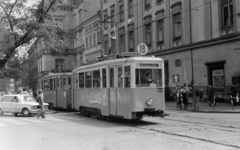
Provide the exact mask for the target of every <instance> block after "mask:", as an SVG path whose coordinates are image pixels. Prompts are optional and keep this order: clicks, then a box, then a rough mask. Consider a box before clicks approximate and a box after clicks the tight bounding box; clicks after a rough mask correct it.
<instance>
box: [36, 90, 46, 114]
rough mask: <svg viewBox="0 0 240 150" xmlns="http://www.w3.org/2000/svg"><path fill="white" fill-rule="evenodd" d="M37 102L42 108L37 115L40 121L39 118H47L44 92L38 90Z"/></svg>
mask: <svg viewBox="0 0 240 150" xmlns="http://www.w3.org/2000/svg"><path fill="white" fill-rule="evenodd" d="M37 102H38V103H39V106H40V109H41V110H40V112H38V114H37V118H38V119H39V117H42V118H45V110H44V106H43V103H44V100H43V91H42V89H39V90H38V96H37Z"/></svg>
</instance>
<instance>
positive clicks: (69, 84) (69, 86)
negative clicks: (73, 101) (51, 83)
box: [68, 77, 72, 90]
mask: <svg viewBox="0 0 240 150" xmlns="http://www.w3.org/2000/svg"><path fill="white" fill-rule="evenodd" d="M71 88H72V78H71V77H68V90H71Z"/></svg>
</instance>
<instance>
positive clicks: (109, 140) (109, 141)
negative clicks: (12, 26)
mask: <svg viewBox="0 0 240 150" xmlns="http://www.w3.org/2000/svg"><path fill="white" fill-rule="evenodd" d="M169 114H170V116H168V117H166V118H164V119H162V118H155V117H154V118H153V117H145V118H144V119H143V120H142V121H128V120H119V119H118V120H113V121H103V120H99V119H95V118H89V117H85V116H81V115H79V114H77V113H65V114H64V113H57V114H49V115H48V116H47V118H46V119H39V120H38V119H36V117H28V118H26V117H21V116H18V117H14V116H12V115H11V114H9V115H8V114H6V115H5V116H2V117H1V119H0V133H1V134H0V141H1V142H0V149H2V150H16V149H18V150H32V149H34V150H35V149H36V150H38V149H44V150H53V149H58V150H74V149H78V150H79V149H83V150H85V149H88V150H124V149H127V150H141V149H142V150H159V149H164V150H165V149H166V150H169V149H170V150H179V149H187V150H188V149H189V150H190V149H191V150H192V149H196V150H200V149H201V150H202V149H206V150H209V149H214V150H216V149H219V150H225V149H239V148H240V144H239V142H238V141H240V140H239V139H240V137H239V135H240V134H239V130H240V129H239V122H237V121H234V118H233V120H232V121H230V120H229V121H230V122H231V124H235V125H236V126H230V125H229V124H227V122H221V117H218V114H215V115H214V114H212V116H210V118H208V117H206V118H205V119H203V118H202V117H201V115H203V114H202V113H201V114H197V113H178V112H176V111H169ZM199 115H200V116H199ZM198 116H199V117H198ZM215 116H217V117H216V119H215V120H214V121H212V122H208V121H207V120H211V117H215ZM224 116H225V115H222V117H223V118H222V119H224ZM225 117H228V116H225ZM193 118H194V119H193ZM228 118H229V117H228ZM229 119H230V118H229ZM238 120H239V119H238ZM224 124H225V126H224ZM230 136H232V137H231V138H229V137H230ZM203 137H205V139H203ZM233 139H235V140H233Z"/></svg>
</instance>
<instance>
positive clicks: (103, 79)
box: [102, 69, 107, 88]
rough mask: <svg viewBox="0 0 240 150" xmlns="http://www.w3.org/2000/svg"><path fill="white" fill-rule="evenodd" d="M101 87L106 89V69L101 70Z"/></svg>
mask: <svg viewBox="0 0 240 150" xmlns="http://www.w3.org/2000/svg"><path fill="white" fill-rule="evenodd" d="M102 87H103V88H106V87H107V72H106V69H102Z"/></svg>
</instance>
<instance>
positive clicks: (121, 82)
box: [118, 67, 123, 87]
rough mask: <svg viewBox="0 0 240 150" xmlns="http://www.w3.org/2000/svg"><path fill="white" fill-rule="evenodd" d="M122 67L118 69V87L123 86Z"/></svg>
mask: <svg viewBox="0 0 240 150" xmlns="http://www.w3.org/2000/svg"><path fill="white" fill-rule="evenodd" d="M122 73H123V72H122V67H118V87H122V85H123V78H122V76H123V75H122Z"/></svg>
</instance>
